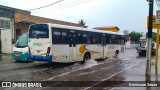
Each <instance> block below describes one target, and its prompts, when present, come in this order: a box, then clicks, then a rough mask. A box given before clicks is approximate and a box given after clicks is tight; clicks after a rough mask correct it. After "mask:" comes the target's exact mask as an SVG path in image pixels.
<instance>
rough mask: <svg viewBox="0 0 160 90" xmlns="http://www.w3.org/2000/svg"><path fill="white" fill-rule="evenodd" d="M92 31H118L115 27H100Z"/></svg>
mask: <svg viewBox="0 0 160 90" xmlns="http://www.w3.org/2000/svg"><path fill="white" fill-rule="evenodd" d="M93 29H97V30H105V31H110V32H118V31H119V28H118V27H117V26H100V27H95V28H93Z"/></svg>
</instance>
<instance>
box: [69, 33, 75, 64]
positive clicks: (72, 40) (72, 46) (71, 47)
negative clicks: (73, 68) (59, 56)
mask: <svg viewBox="0 0 160 90" xmlns="http://www.w3.org/2000/svg"><path fill="white" fill-rule="evenodd" d="M69 59H70V60H72V62H74V61H76V60H77V52H76V33H75V31H70V33H69Z"/></svg>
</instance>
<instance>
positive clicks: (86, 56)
mask: <svg viewBox="0 0 160 90" xmlns="http://www.w3.org/2000/svg"><path fill="white" fill-rule="evenodd" d="M89 59H90V54H89V53H86V54H85V55H84V57H83V61H82V62H81V63H82V64H85V63H86V61H87V60H89Z"/></svg>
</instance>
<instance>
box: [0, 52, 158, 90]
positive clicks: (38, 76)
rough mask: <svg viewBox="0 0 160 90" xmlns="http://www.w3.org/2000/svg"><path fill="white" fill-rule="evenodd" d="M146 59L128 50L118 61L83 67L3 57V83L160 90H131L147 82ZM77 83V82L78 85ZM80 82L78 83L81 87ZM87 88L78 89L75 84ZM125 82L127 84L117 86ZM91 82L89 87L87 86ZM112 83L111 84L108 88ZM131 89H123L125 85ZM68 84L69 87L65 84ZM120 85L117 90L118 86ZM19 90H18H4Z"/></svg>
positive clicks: (0, 59) (68, 89) (88, 89)
mask: <svg viewBox="0 0 160 90" xmlns="http://www.w3.org/2000/svg"><path fill="white" fill-rule="evenodd" d="M151 64H152V66H151V68H152V70H151V71H152V72H151V77H150V79H151V81H159V74H158V75H155V70H154V57H152V63H151ZM145 70H146V57H145V56H138V54H137V52H136V50H135V49H126V51H125V52H124V53H121V54H120V55H119V56H118V58H109V59H106V60H103V61H100V60H92V59H91V60H88V61H87V62H86V63H85V64H83V65H82V64H80V63H70V64H66V63H49V62H39V61H33V62H14V61H12V59H11V55H9V54H1V55H0V81H55V82H56V81H62V82H60V83H63V81H71V82H67V83H71V84H72V85H73V86H72V85H69V86H66V87H65V85H64V86H63V85H62V86H60V87H58V86H56V85H55V83H54V82H53V83H54V84H51V83H49V84H48V85H47V87H43V88H18V89H22V90H23V89H37V90H39V89H40V90H81V89H84V90H99V89H100V90H103V89H104V90H128V89H130V90H132V89H133V90H135V89H137V90H159V89H160V87H149V88H148V87H129V86H128V83H129V82H127V83H125V81H144V82H145V81H146V75H145ZM74 81H75V82H74ZM77 81H78V83H77ZM79 81H82V82H81V83H85V84H87V85H84V86H83V85H80V86H81V87H77V86H76V85H75V86H74V83H77V84H78V85H79V84H80V83H79ZM114 81H123V82H116V83H115V82H114ZM86 82H88V83H89V84H88V83H86ZM108 83H110V84H108ZM124 83H125V84H127V85H123V84H124ZM64 84H66V83H64ZM115 85H116V86H115ZM1 89H6V90H8V89H11V90H12V89H15V90H17V88H1Z"/></svg>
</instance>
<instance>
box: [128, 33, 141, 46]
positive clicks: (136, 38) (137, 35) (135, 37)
mask: <svg viewBox="0 0 160 90" xmlns="http://www.w3.org/2000/svg"><path fill="white" fill-rule="evenodd" d="M128 36H129V37H131V41H132V43H139V40H140V37H142V35H141V34H140V33H138V32H134V31H132V32H131V33H129V34H128Z"/></svg>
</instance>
